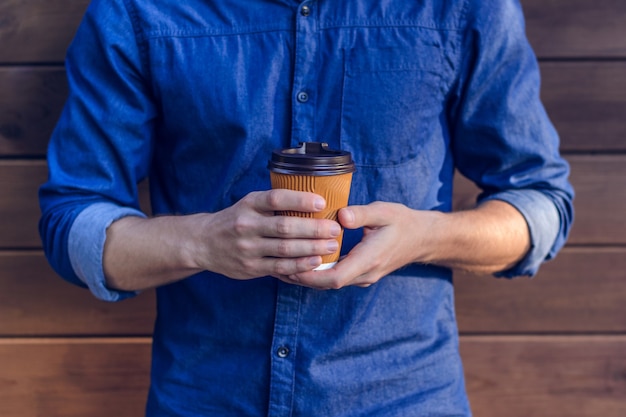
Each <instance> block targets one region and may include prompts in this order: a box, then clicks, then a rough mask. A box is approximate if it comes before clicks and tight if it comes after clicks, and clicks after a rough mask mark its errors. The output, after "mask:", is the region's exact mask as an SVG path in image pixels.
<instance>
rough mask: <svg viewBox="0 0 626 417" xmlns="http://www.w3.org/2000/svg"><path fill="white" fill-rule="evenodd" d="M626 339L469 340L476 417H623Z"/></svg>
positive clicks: (465, 352)
mask: <svg viewBox="0 0 626 417" xmlns="http://www.w3.org/2000/svg"><path fill="white" fill-rule="evenodd" d="M625 351H626V336H597V337H590V336H567V337H562V336H542V337H536V336H534V337H533V336H519V337H490V336H488V337H464V338H462V339H461V355H462V357H463V360H464V364H465V373H466V376H467V389H468V393H469V397H470V402H471V404H472V408H473V412H474V415H475V416H477V417H478V416H480V417H502V416H506V417H598V416H602V417H623V416H624V415H626V355H624V352H625Z"/></svg>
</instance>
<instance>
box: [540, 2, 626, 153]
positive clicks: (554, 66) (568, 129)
mask: <svg viewBox="0 0 626 417" xmlns="http://www.w3.org/2000/svg"><path fill="white" fill-rule="evenodd" d="M624 5H625V6H626V2H624ZM624 21H625V22H626V20H624ZM624 27H625V30H624V35H623V38H624V39H626V26H624ZM541 71H542V94H541V95H542V99H543V102H544V104H545V107H546V110H547V112H548V114H549V115H550V118H551V119H552V121H553V123H554V125H555V127H556V129H557V131H558V132H559V134H560V136H561V149H562V150H564V151H601V152H607V151H616V150H617V151H624V150H626V140H625V139H624V138H626V123H624V115H625V114H626V77H624V74H626V62H544V63H542V64H541Z"/></svg>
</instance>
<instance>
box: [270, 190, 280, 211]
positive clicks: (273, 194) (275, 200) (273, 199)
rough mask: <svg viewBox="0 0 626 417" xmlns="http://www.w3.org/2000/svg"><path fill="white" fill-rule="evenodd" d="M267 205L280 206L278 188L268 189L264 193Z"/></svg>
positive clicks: (274, 207) (275, 207)
mask: <svg viewBox="0 0 626 417" xmlns="http://www.w3.org/2000/svg"><path fill="white" fill-rule="evenodd" d="M266 198H267V205H268V206H269V207H271V208H273V209H277V208H278V207H279V206H280V200H281V199H280V193H279V192H278V190H269V191H268V192H267V194H266Z"/></svg>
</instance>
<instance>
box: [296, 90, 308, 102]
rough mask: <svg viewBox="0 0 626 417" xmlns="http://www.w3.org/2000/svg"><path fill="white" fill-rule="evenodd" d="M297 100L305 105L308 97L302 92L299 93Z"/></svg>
mask: <svg viewBox="0 0 626 417" xmlns="http://www.w3.org/2000/svg"><path fill="white" fill-rule="evenodd" d="M297 98H298V101H299V102H300V103H306V102H307V101H309V95H308V94H307V93H306V92H304V91H301V92H299V93H298V96H297Z"/></svg>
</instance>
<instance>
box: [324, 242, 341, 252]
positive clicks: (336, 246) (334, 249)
mask: <svg viewBox="0 0 626 417" xmlns="http://www.w3.org/2000/svg"><path fill="white" fill-rule="evenodd" d="M326 247H327V248H328V251H329V252H331V253H335V252H337V249H339V243H337V241H336V240H333V241H330V242H328V244H327V245H326Z"/></svg>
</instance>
